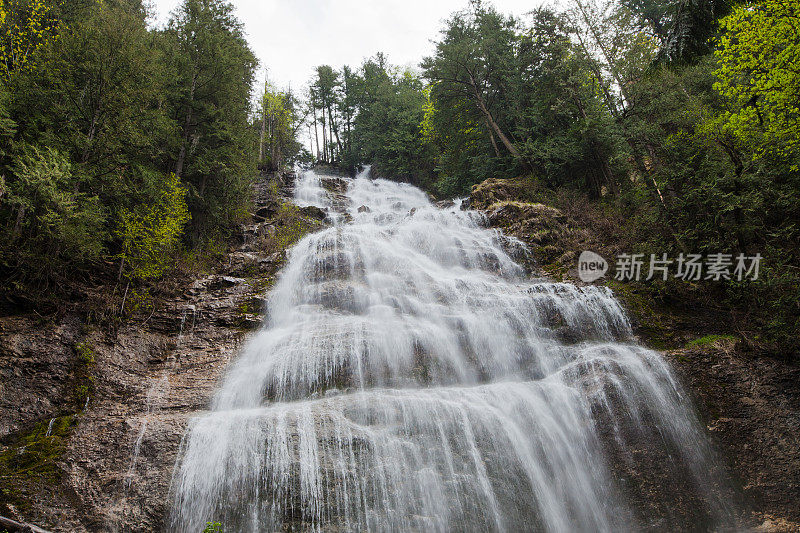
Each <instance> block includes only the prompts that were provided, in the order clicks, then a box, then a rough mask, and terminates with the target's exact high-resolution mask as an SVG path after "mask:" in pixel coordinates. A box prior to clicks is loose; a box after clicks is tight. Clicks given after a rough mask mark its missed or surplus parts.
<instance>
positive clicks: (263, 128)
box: [258, 99, 267, 163]
mask: <svg viewBox="0 0 800 533" xmlns="http://www.w3.org/2000/svg"><path fill="white" fill-rule="evenodd" d="M261 111H262V115H261V140H260V141H259V143H258V162H259V163H263V162H264V136H265V135H266V132H267V106H266V102H265V101H264V99H262V100H261Z"/></svg>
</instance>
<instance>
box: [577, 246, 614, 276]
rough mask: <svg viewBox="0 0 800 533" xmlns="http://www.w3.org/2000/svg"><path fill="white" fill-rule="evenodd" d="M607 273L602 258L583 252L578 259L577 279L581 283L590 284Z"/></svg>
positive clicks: (606, 265)
mask: <svg viewBox="0 0 800 533" xmlns="http://www.w3.org/2000/svg"><path fill="white" fill-rule="evenodd" d="M607 271H608V263H607V262H606V260H605V259H603V257H602V256H600V255H598V254H596V253H594V252H590V251H588V250H584V251H583V252H581V255H580V257H578V277H579V278H580V279H581V281H584V282H586V283H591V282H593V281H597V280H598V279H600V278H602V277H603V276H604V275H605V273H606V272H607Z"/></svg>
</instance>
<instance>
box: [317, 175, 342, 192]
mask: <svg viewBox="0 0 800 533" xmlns="http://www.w3.org/2000/svg"><path fill="white" fill-rule="evenodd" d="M320 182H321V184H322V188H324V189H325V190H326V191H328V192H332V193H339V194H342V193H344V192H345V191H347V182H346V181H344V180H343V179H342V178H328V177H323V178H320Z"/></svg>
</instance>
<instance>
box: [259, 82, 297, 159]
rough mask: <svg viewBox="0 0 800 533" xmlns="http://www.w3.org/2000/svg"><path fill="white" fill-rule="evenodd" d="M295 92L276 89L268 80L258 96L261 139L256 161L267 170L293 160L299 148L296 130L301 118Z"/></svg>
mask: <svg viewBox="0 0 800 533" xmlns="http://www.w3.org/2000/svg"><path fill="white" fill-rule="evenodd" d="M297 109H298V104H297V102H296V101H295V97H294V95H292V93H291V92H288V91H279V90H277V89H276V88H275V87H273V86H271V85H270V84H269V83H266V84H265V85H264V94H263V95H262V97H261V109H260V115H261V128H262V130H261V140H260V146H259V164H260V165H261V166H262V167H263V168H266V169H268V170H280V169H282V168H284V166H285V165H286V164H287V163H290V162H293V160H294V158H295V156H296V155H297V154H298V153H299V151H300V149H301V147H300V144H299V143H298V142H297V138H296V137H297V130H298V129H299V128H300V127H301V126H302V124H303V121H302V120H301V117H300V116H299V113H298V110H297Z"/></svg>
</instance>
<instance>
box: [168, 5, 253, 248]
mask: <svg viewBox="0 0 800 533" xmlns="http://www.w3.org/2000/svg"><path fill="white" fill-rule="evenodd" d="M164 45H165V54H166V57H167V64H168V66H169V67H170V69H171V70H172V71H173V72H174V73H175V74H176V75H174V76H172V79H171V80H170V81H169V84H168V87H167V94H168V98H169V100H168V103H169V108H170V117H171V118H172V119H173V120H174V124H176V125H177V129H178V135H177V136H176V137H175V138H173V139H172V141H173V142H172V146H171V149H170V152H171V154H172V155H171V158H174V159H172V161H174V169H175V173H176V174H178V176H180V178H181V179H182V180H183V181H184V182H185V183H186V184H187V185H188V186H189V195H188V203H189V210H190V212H191V213H192V230H193V232H192V237H194V238H195V240H197V239H198V238H199V237H200V235H204V234H208V233H212V232H222V233H226V232H227V230H229V229H230V228H231V227H232V226H233V225H234V224H235V223H237V222H239V221H241V220H242V219H243V217H244V216H245V215H246V213H247V209H246V208H247V205H248V202H249V200H250V187H249V186H250V183H251V180H252V177H253V176H254V175H255V162H256V155H257V154H256V153H254V151H253V150H252V147H253V146H255V145H256V144H257V142H256V137H255V131H254V130H253V129H252V128H251V126H250V120H249V119H250V91H251V87H252V84H253V74H254V70H255V67H256V64H257V61H256V58H255V56H254V55H253V52H252V51H251V50H250V48H249V47H248V45H247V41H246V40H245V37H244V34H243V30H242V24H241V23H240V22H239V21H238V20H237V19H236V18H235V17H234V15H233V6H232V5H231V4H230V3H228V2H225V1H222V0H185V1H184V3H183V4H182V5H181V6H180V7H179V8H178V10H177V11H176V12H175V15H174V16H173V18H172V19H171V20H170V22H169V25H168V28H167V30H166V32H165V33H164ZM176 141H177V142H176Z"/></svg>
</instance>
